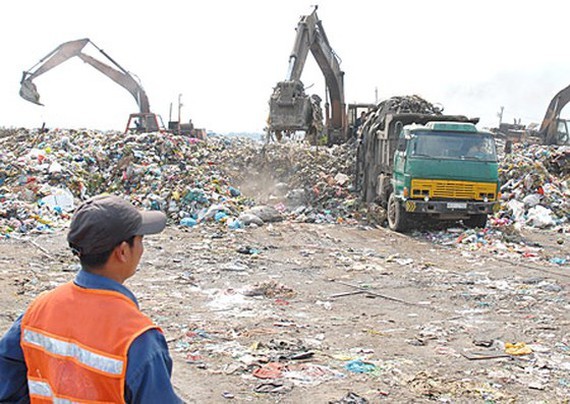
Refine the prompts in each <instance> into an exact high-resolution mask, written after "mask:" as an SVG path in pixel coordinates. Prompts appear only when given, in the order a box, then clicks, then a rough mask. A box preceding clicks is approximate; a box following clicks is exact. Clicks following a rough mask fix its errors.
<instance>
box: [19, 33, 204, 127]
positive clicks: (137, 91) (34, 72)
mask: <svg viewBox="0 0 570 404" xmlns="http://www.w3.org/2000/svg"><path fill="white" fill-rule="evenodd" d="M88 44H91V45H92V46H93V47H95V48H96V49H97V50H98V51H99V52H101V54H102V55H103V56H105V57H106V58H107V60H108V61H109V62H111V63H112V64H113V65H114V67H112V66H109V65H107V64H106V63H103V62H101V61H99V60H97V59H95V58H94V57H93V56H90V55H88V54H86V53H84V52H83V49H84V48H85V47H86V46H87V45H88ZM74 56H77V57H78V58H80V59H81V60H83V61H84V62H85V63H87V64H89V65H90V66H92V67H94V68H95V69H97V70H98V71H100V72H101V73H103V74H104V75H105V76H107V77H109V78H110V79H111V80H113V81H114V82H115V83H117V84H119V85H120V86H121V87H123V88H125V89H126V90H127V91H128V92H129V93H130V94H131V95H132V96H133V97H134V99H135V101H136V102H137V105H138V107H139V111H138V112H136V113H132V114H130V115H129V120H128V122H127V126H126V129H125V133H126V132H129V131H134V132H137V133H147V132H164V131H169V132H173V133H178V134H184V135H189V136H192V137H199V138H204V137H205V133H206V132H205V130H203V129H196V128H194V126H193V125H192V124H191V123H190V124H181V123H180V122H173V121H170V122H169V124H168V130H167V129H164V124H163V123H162V119H161V118H160V116H159V115H157V114H155V113H153V112H151V110H150V103H149V100H148V96H147V95H146V92H145V91H144V89H143V87H142V85H141V84H140V82H139V81H138V80H136V79H135V78H134V77H133V75H132V74H131V73H129V72H128V71H127V70H126V69H124V68H123V67H122V66H121V65H119V64H118V63H117V62H116V61H115V60H114V59H113V58H112V57H111V56H109V55H108V54H107V53H106V52H105V51H104V50H103V49H101V48H99V47H98V46H97V45H95V44H94V43H93V42H92V41H91V40H90V39H89V38H83V39H78V40H75V41H69V42H65V43H63V44H61V45H59V46H58V47H57V48H55V49H54V50H53V51H51V52H50V53H48V54H47V55H46V56H45V57H43V58H42V59H40V61H39V62H38V63H36V64H35V65H34V66H32V67H31V68H30V69H28V70H27V71H24V73H23V74H22V79H21V80H20V96H21V97H22V98H24V99H25V100H27V101H30V102H32V103H34V104H38V105H43V104H42V103H40V95H39V93H38V90H37V87H36V85H35V83H34V82H33V80H34V79H35V78H37V77H38V76H40V75H42V74H44V73H46V72H47V71H49V70H51V69H53V68H54V67H56V66H58V65H60V64H61V63H63V62H65V61H66V60H68V59H70V58H72V57H74ZM179 105H180V101H179ZM179 113H180V110H179ZM159 121H160V122H159Z"/></svg>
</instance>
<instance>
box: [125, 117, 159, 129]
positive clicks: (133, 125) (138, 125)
mask: <svg viewBox="0 0 570 404" xmlns="http://www.w3.org/2000/svg"><path fill="white" fill-rule="evenodd" d="M128 132H135V133H150V132H161V126H160V125H159V124H158V118H157V115H156V114H153V113H152V112H150V113H136V114H130V115H129V121H128V122H127V128H126V129H125V133H128Z"/></svg>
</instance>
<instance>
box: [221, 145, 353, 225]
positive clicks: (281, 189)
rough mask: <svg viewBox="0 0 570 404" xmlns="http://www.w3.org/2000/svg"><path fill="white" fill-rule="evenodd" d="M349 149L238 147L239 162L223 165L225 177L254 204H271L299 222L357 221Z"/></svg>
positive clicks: (295, 146) (273, 146) (351, 151)
mask: <svg viewBox="0 0 570 404" xmlns="http://www.w3.org/2000/svg"><path fill="white" fill-rule="evenodd" d="M354 153H355V149H354V147H352V146H351V145H348V144H343V145H335V146H333V147H330V148H327V147H307V145H304V144H301V143H297V142H286V143H268V144H265V145H260V144H257V145H254V147H251V146H250V147H242V148H241V149H240V158H239V159H233V161H232V162H231V163H230V162H228V164H226V167H230V166H231V170H228V173H229V175H230V176H231V177H232V178H234V179H236V180H237V182H238V183H239V184H242V186H244V189H246V188H247V189H248V190H249V193H248V194H250V195H251V196H252V197H254V198H255V199H256V201H258V202H264V203H266V204H268V205H271V206H275V207H276V208H277V209H278V210H279V211H281V212H282V213H283V214H284V217H286V218H289V219H293V220H296V221H300V222H316V223H335V222H336V223H339V222H340V223H345V222H351V223H354V222H356V220H357V218H358V212H357V209H358V207H359V204H358V197H357V195H355V194H354V193H353V192H352V190H353V186H352V185H353V184H352V178H353V175H354V158H355V157H354Z"/></svg>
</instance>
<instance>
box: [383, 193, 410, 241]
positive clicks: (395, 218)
mask: <svg viewBox="0 0 570 404" xmlns="http://www.w3.org/2000/svg"><path fill="white" fill-rule="evenodd" d="M407 216H408V215H407V213H406V211H404V208H403V206H402V203H401V202H400V201H399V200H398V199H396V196H395V195H394V193H393V192H392V193H391V194H390V197H389V198H388V227H389V228H390V229H391V230H394V231H399V232H401V231H404V230H406V228H407V219H408V218H407Z"/></svg>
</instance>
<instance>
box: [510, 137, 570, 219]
mask: <svg viewBox="0 0 570 404" xmlns="http://www.w3.org/2000/svg"><path fill="white" fill-rule="evenodd" d="M499 179H500V181H501V184H502V185H501V193H502V198H503V200H504V201H505V203H504V205H503V210H502V212H501V214H500V217H502V218H505V219H507V220H506V221H505V224H510V223H512V222H514V223H515V224H516V225H517V226H519V227H520V226H522V225H527V226H532V227H536V228H548V227H553V226H559V225H563V224H567V223H568V222H569V220H570V148H569V147H567V146H542V145H523V144H515V145H514V149H513V152H512V153H511V154H507V155H506V156H505V157H504V158H503V159H502V160H501V162H500V166H499Z"/></svg>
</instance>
